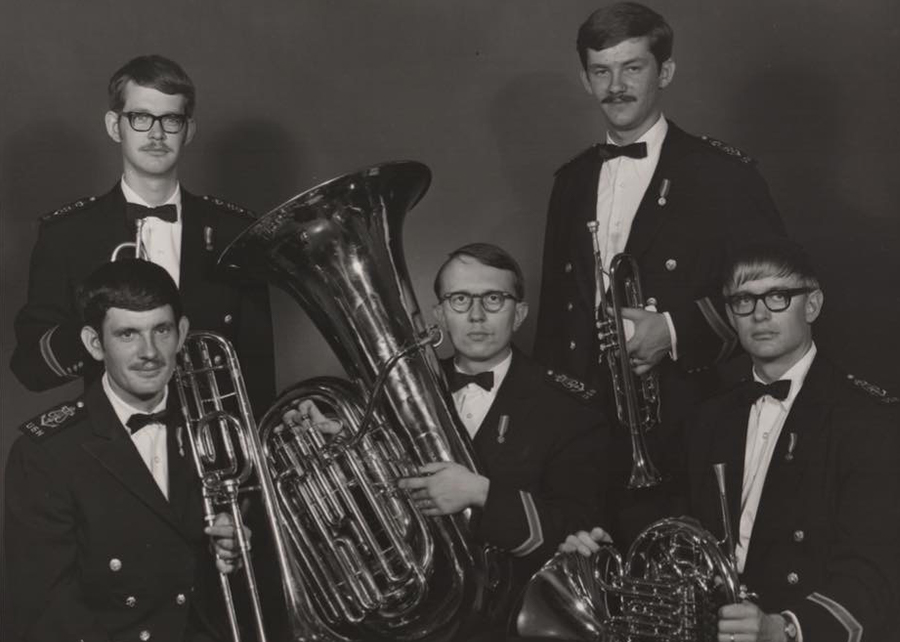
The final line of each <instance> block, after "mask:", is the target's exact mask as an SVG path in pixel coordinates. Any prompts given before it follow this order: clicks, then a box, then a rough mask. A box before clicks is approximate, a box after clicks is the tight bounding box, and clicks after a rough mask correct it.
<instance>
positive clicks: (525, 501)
mask: <svg viewBox="0 0 900 642" xmlns="http://www.w3.org/2000/svg"><path fill="white" fill-rule="evenodd" d="M519 496H520V497H521V498H522V508H523V509H524V510H525V519H527V520H528V539H526V540H525V541H524V542H523V543H522V544H520V545H519V546H517V547H516V548H514V549H513V550H511V551H510V553H511V554H512V555H514V556H515V557H524V556H525V555H528V554H529V553H532V552H534V551H535V550H537V548H538V547H539V546H540V545H541V544H543V543H544V533H543V531H542V530H541V518H540V516H539V515H538V510H537V506H535V505H534V499H532V498H531V493H526V492H524V491H519Z"/></svg>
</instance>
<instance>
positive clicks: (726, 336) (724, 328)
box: [694, 297, 737, 363]
mask: <svg viewBox="0 0 900 642" xmlns="http://www.w3.org/2000/svg"><path fill="white" fill-rule="evenodd" d="M694 303H696V304H697V307H698V308H700V312H701V314H703V318H704V319H706V323H708V324H709V327H710V328H712V330H713V332H715V333H716V334H717V335H718V336H719V338H720V339H721V340H722V349H721V350H719V354H718V356H717V357H716V363H718V362H719V361H722V359H724V358H725V357H727V356H728V355H729V353H730V352H731V351H732V350H734V346H735V344H737V337H736V336H735V334H734V332H732V331H731V328H730V327H729V325H728V324H727V323H726V322H725V319H723V318H722V315H721V314H719V311H718V310H716V307H715V306H714V305H713V304H712V301H710V300H709V297H703V298H702V299H698V300H697V301H695V302H694Z"/></svg>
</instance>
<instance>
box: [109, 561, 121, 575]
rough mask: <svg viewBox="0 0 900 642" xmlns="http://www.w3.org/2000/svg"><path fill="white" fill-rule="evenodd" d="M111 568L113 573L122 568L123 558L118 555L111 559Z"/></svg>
mask: <svg viewBox="0 0 900 642" xmlns="http://www.w3.org/2000/svg"><path fill="white" fill-rule="evenodd" d="M109 570H111V571H112V572H113V573H117V572H119V571H120V570H122V560H120V559H119V558H117V557H114V558H112V559H111V560H109Z"/></svg>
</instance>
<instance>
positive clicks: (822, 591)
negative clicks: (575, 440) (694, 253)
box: [562, 240, 900, 642]
mask: <svg viewBox="0 0 900 642" xmlns="http://www.w3.org/2000/svg"><path fill="white" fill-rule="evenodd" d="M725 274H726V276H725V285H724V290H723V292H724V295H725V301H726V302H727V314H728V318H729V321H730V323H731V325H732V326H733V327H734V329H735V331H736V332H737V335H738V338H739V340H740V342H741V346H743V348H744V349H745V350H746V351H747V353H748V354H749V355H750V358H751V360H752V364H753V365H752V369H748V371H747V372H746V374H745V377H744V379H743V381H740V382H738V383H737V384H736V385H733V386H731V387H730V389H729V390H728V391H727V392H725V393H723V394H720V395H718V396H716V397H713V398H712V399H710V400H709V401H707V402H706V403H704V404H703V405H702V406H701V407H700V409H699V412H698V413H697V416H696V417H695V418H693V419H692V420H690V421H689V422H687V430H686V439H685V442H684V443H685V447H684V450H685V461H686V462H687V465H686V475H685V476H686V480H687V482H688V483H687V485H686V491H685V492H686V494H687V498H688V503H687V512H688V514H690V515H691V516H693V517H696V518H697V519H699V520H700V522H701V523H702V524H703V526H704V527H705V528H707V529H708V530H709V531H711V532H712V533H714V534H716V536H717V537H721V536H722V535H723V527H722V520H721V513H720V507H719V501H718V487H717V484H716V481H715V478H714V475H713V472H712V470H713V465H714V464H716V463H720V462H724V463H725V464H726V494H727V499H728V504H729V507H730V511H729V512H730V514H731V518H732V522H733V523H732V525H731V530H732V532H733V533H734V539H735V541H734V545H735V549H734V552H735V559H736V562H737V570H738V572H739V573H740V578H741V582H742V584H745V585H746V586H747V587H748V589H749V590H750V591H752V592H753V593H755V594H756V595H758V599H754V602H755V603H753V602H749V601H745V602H742V603H740V604H736V605H729V606H724V607H722V608H721V609H720V611H719V622H718V640H720V642H755V641H766V642H783V641H791V640H807V641H814V642H832V641H833V642H846V641H847V640H853V641H860V640H863V641H864V640H878V641H879V642H881V641H886V640H896V639H898V627H897V624H898V618H897V614H898V607H900V592H898V591H900V474H898V471H900V430H898V426H900V413H898V412H897V410H898V399H897V398H896V397H892V396H890V395H888V394H887V393H886V392H885V391H884V390H882V389H880V388H878V387H876V386H873V385H871V384H869V383H867V382H865V381H863V380H862V379H859V378H856V377H853V376H851V375H847V374H844V373H842V372H841V371H840V370H838V369H837V368H836V367H835V366H834V365H832V364H831V362H829V361H828V360H827V359H826V357H825V356H824V355H822V354H820V353H819V351H818V349H817V346H816V344H815V342H814V341H813V336H812V324H813V323H814V322H815V320H816V319H817V318H818V316H819V314H820V313H821V311H822V305H823V303H824V300H825V296H824V294H823V292H822V288H821V286H820V284H819V281H818V279H817V277H816V275H815V272H814V271H813V268H812V266H811V265H810V262H809V259H808V257H807V256H806V254H805V253H804V252H803V250H802V249H801V248H800V247H798V246H797V245H795V244H793V243H791V242H789V241H786V240H783V241H779V242H770V243H767V244H765V245H759V246H749V247H747V248H745V249H744V250H741V251H739V252H738V253H737V254H736V255H735V257H734V260H733V262H732V263H731V265H730V266H729V267H728V269H727V271H726V273H725ZM562 548H563V549H564V550H569V551H572V550H578V551H580V552H582V553H589V552H590V551H591V550H593V549H594V548H595V544H594V543H593V538H591V537H590V536H589V535H587V534H586V533H579V534H578V535H575V536H571V537H570V538H569V539H568V540H567V542H566V544H564V545H563V547H562Z"/></svg>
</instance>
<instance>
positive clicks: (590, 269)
mask: <svg viewBox="0 0 900 642" xmlns="http://www.w3.org/2000/svg"><path fill="white" fill-rule="evenodd" d="M601 165H602V159H601V158H600V156H599V154H598V150H597V148H596V146H595V147H591V148H589V149H588V150H586V151H585V152H583V153H582V154H580V155H579V156H577V157H576V158H575V159H573V160H572V161H570V162H569V163H567V164H566V165H564V166H563V167H562V168H561V169H560V170H559V171H558V172H557V175H556V181H555V183H554V185H553V192H552V194H551V197H550V205H549V209H548V214H547V228H546V234H545V236H544V258H543V269H542V280H541V298H540V307H539V309H538V320H537V329H536V331H535V344H534V358H535V359H536V360H537V361H538V362H540V363H542V364H544V365H546V366H548V367H550V368H552V369H553V370H555V371H558V372H565V373H568V374H570V375H572V376H573V377H575V378H577V379H580V380H582V381H585V382H586V383H587V385H589V386H591V387H595V388H597V390H598V391H599V393H600V395H601V397H602V401H601V403H602V405H603V408H604V410H605V412H606V414H607V415H608V416H610V417H613V418H615V417H616V404H615V399H614V397H613V395H612V383H611V381H610V374H609V370H608V369H607V367H606V366H605V365H603V366H601V365H600V364H599V363H598V348H597V343H598V342H597V331H596V328H595V318H594V315H595V311H594V293H595V284H594V270H595V268H594V254H593V242H592V240H591V234H590V233H589V232H588V229H587V222H588V221H593V220H595V219H596V214H597V184H598V180H599V178H600V169H601ZM783 233H784V231H783V226H782V223H781V220H780V217H779V215H778V213H777V211H776V209H775V205H774V203H773V202H772V199H771V197H770V195H769V190H768V188H767V186H766V184H765V181H764V180H763V179H762V177H761V176H760V175H759V173H758V172H757V171H756V168H755V167H754V163H753V161H752V160H751V159H749V158H747V157H746V156H744V155H743V154H742V153H741V152H739V151H738V150H735V149H733V148H731V147H728V146H727V145H724V144H722V143H720V142H719V141H713V140H704V139H701V138H697V137H695V136H691V135H690V134H687V133H685V132H684V131H682V130H681V129H679V128H678V127H677V126H676V125H675V124H674V123H673V122H671V121H669V122H668V131H667V133H666V137H665V140H664V141H663V144H662V149H661V151H660V156H659V162H658V163H657V166H656V171H655V172H654V174H653V177H652V178H651V180H650V184H649V186H648V187H647V191H646V192H645V193H644V197H643V199H642V201H641V203H640V205H639V207H638V210H637V213H636V215H635V218H634V222H633V224H632V227H631V231H630V233H629V235H628V242H627V244H626V246H625V252H626V253H628V254H630V255H631V256H633V257H634V258H635V259H636V260H637V263H638V267H639V271H640V277H641V284H642V286H643V295H644V299H645V301H646V302H647V303H648V304H653V305H655V306H656V308H657V310H658V311H659V312H668V313H669V314H670V316H671V318H672V322H673V325H674V327H675V334H676V347H677V353H678V360H677V361H672V360H671V359H670V358H669V357H664V358H663V360H662V361H661V362H660V363H659V364H658V365H657V366H656V368H655V370H656V372H657V375H658V376H659V382H660V397H661V415H662V425H661V426H660V428H658V429H656V430H654V431H652V432H651V433H650V434H648V435H647V446H648V452H649V459H650V460H651V461H652V462H654V463H655V464H656V466H657V467H658V468H659V469H660V470H661V472H662V474H663V475H664V476H668V474H669V472H670V471H668V470H667V469H666V468H665V463H666V462H667V460H668V454H667V453H668V451H669V450H671V448H672V443H673V439H674V438H675V436H676V435H677V431H678V430H679V429H680V425H681V423H682V421H683V420H684V418H685V417H686V416H687V415H688V414H689V413H690V412H691V411H692V410H693V409H695V408H696V406H697V404H699V403H700V402H701V401H703V400H704V399H706V398H707V397H708V396H709V395H711V394H712V393H713V392H714V391H716V390H717V389H718V387H719V379H718V375H717V373H716V371H715V370H713V369H712V368H711V366H713V365H715V364H718V363H720V362H722V361H723V360H724V359H726V358H727V357H728V356H729V355H730V354H731V353H732V352H733V350H734V348H735V346H736V345H737V338H736V336H735V335H734V332H733V331H732V330H731V327H730V326H729V324H728V321H727V317H726V316H725V312H724V302H723V300H722V296H721V279H722V276H721V272H722V270H723V267H724V266H723V263H724V262H725V260H726V255H727V252H728V250H729V249H730V248H731V247H732V246H733V245H735V244H736V243H739V242H742V241H747V240H753V239H760V238H765V237H766V236H770V235H781V234H783ZM610 450H611V453H612V454H611V457H610V461H611V463H612V465H613V470H612V471H611V474H610V488H611V489H612V494H611V495H610V516H611V521H610V523H609V524H608V526H609V527H610V529H611V532H612V535H613V537H614V539H615V540H616V542H617V544H619V545H620V546H622V548H623V550H624V549H625V548H627V546H628V543H629V542H630V541H631V540H632V539H633V538H634V537H635V536H636V535H637V533H638V532H639V531H641V530H642V529H643V528H644V527H645V526H647V525H649V524H650V523H651V522H653V521H655V520H656V519H658V518H660V517H662V516H664V514H665V513H664V506H665V498H664V497H661V496H659V489H650V490H641V491H625V490H624V488H625V486H626V484H627V481H628V477H629V473H630V469H631V460H632V454H631V450H632V448H631V440H630V438H629V435H628V431H627V430H622V429H614V430H613V432H612V442H611V448H610Z"/></svg>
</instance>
